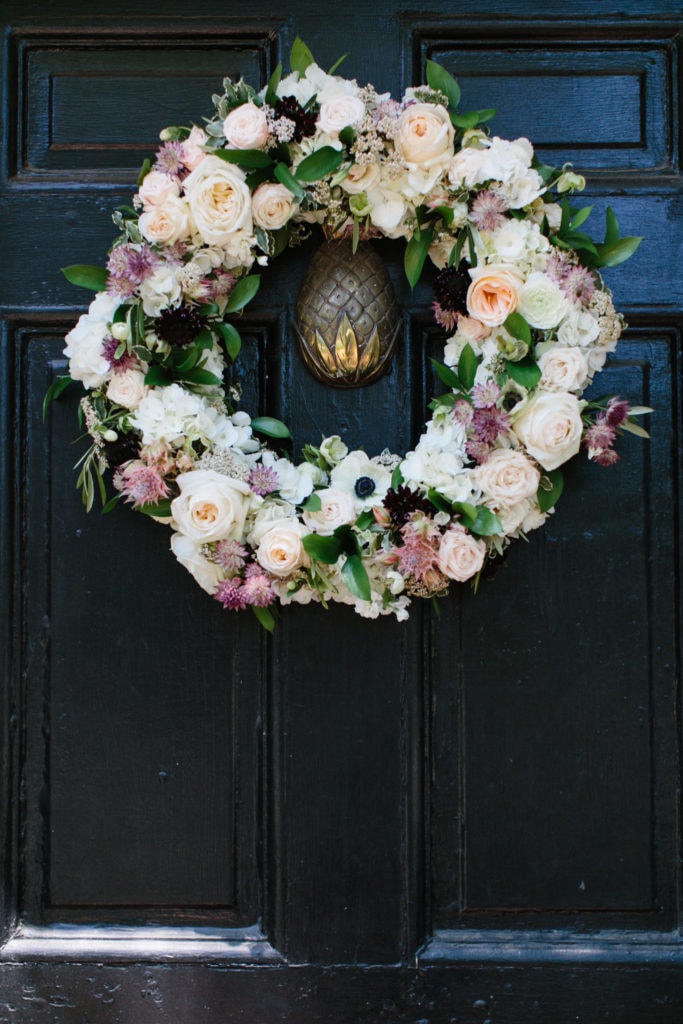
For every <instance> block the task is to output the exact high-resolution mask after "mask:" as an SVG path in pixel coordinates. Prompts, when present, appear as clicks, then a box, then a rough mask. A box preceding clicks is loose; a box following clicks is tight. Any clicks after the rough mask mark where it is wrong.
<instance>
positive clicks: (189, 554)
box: [171, 533, 224, 594]
mask: <svg viewBox="0 0 683 1024" xmlns="http://www.w3.org/2000/svg"><path fill="white" fill-rule="evenodd" d="M171 551H172V552H173V554H174V555H175V556H176V558H177V559H178V561H179V562H180V564H181V565H182V566H183V567H184V568H185V569H187V571H188V572H189V573H191V574H192V575H193V576H194V578H195V580H196V581H197V583H198V584H199V586H200V587H201V588H202V590H205V591H206V592H207V594H213V593H215V591H216V587H217V586H218V584H219V583H220V582H221V580H222V579H223V575H224V574H223V570H222V569H221V568H220V566H218V565H216V563H215V562H210V561H209V559H208V558H205V557H204V555H203V554H202V544H201V542H200V541H196V540H193V539H192V537H188V536H186V535H185V534H184V533H174V534H173V535H172V537H171Z"/></svg>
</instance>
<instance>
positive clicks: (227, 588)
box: [213, 576, 247, 611]
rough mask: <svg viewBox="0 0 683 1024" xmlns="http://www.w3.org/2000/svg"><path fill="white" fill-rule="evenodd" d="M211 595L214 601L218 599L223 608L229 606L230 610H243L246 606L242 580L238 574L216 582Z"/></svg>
mask: <svg viewBox="0 0 683 1024" xmlns="http://www.w3.org/2000/svg"><path fill="white" fill-rule="evenodd" d="M213 596H214V598H215V599H216V601H220V603H221V604H222V605H223V607H224V608H229V609H230V610H231V611H243V610H244V609H245V608H246V607H247V601H246V600H245V597H244V593H243V587H242V580H241V579H240V578H239V576H234V577H233V578H232V579H229V580H222V581H221V582H220V583H219V584H218V587H217V588H216V591H215V593H214V595H213Z"/></svg>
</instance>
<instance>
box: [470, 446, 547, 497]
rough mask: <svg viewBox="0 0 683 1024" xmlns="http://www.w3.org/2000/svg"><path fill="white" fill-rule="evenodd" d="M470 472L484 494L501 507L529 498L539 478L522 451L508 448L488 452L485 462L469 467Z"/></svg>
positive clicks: (538, 474)
mask: <svg viewBox="0 0 683 1024" xmlns="http://www.w3.org/2000/svg"><path fill="white" fill-rule="evenodd" d="M473 476H474V478H475V480H476V482H477V483H478V485H479V486H480V487H481V489H482V492H483V494H484V498H489V499H491V500H492V501H493V502H494V504H495V505H496V506H502V507H504V508H510V507H511V506H513V505H516V504H518V503H519V502H521V501H524V499H525V498H533V497H534V495H535V494H536V492H537V491H538V485H539V484H540V482H541V474H540V473H539V471H538V469H537V468H536V466H534V464H533V462H531V460H530V459H528V458H527V457H526V455H524V453H523V452H517V451H513V450H511V449H510V448H497V449H496V450H495V451H493V452H491V454H490V455H489V457H488V459H487V460H486V462H484V463H483V464H482V465H481V466H478V467H477V468H476V469H475V470H474V471H473Z"/></svg>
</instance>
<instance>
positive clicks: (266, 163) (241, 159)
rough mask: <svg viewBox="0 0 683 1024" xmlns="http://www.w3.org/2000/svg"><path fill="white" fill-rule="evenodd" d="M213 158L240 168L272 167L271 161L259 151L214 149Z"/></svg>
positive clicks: (265, 154)
mask: <svg viewBox="0 0 683 1024" xmlns="http://www.w3.org/2000/svg"><path fill="white" fill-rule="evenodd" d="M213 155H214V156H219V157H220V158H221V160H225V161H226V162H227V163H229V164H239V166H240V167H272V165H273V160H272V158H271V157H269V156H268V154H267V153H264V152H263V150H261V149H214V150H213Z"/></svg>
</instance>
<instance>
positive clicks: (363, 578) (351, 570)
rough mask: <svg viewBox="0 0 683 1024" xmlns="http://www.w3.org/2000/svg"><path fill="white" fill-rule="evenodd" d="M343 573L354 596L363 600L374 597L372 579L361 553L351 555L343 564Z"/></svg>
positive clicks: (345, 581)
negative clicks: (371, 588) (371, 586)
mask: <svg viewBox="0 0 683 1024" xmlns="http://www.w3.org/2000/svg"><path fill="white" fill-rule="evenodd" d="M341 574H342V578H343V580H344V583H345V584H346V586H347V587H348V588H349V590H350V591H351V593H352V594H353V595H354V597H359V598H360V599H361V601H370V600H371V599H372V592H371V590H370V579H369V577H368V574H367V572H366V569H365V566H364V565H363V559H362V558H361V556H360V555H349V556H348V557H347V559H346V561H345V562H344V564H343V566H342V570H341Z"/></svg>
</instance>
